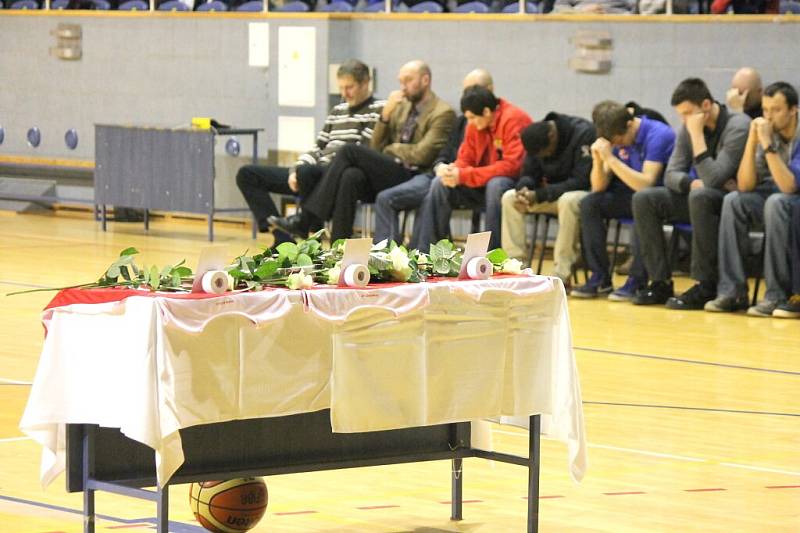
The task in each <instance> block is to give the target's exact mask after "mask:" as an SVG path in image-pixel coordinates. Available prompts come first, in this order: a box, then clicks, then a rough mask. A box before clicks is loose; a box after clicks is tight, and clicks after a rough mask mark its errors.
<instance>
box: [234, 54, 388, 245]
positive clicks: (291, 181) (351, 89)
mask: <svg viewBox="0 0 800 533" xmlns="http://www.w3.org/2000/svg"><path fill="white" fill-rule="evenodd" d="M336 78H337V83H338V85H339V92H340V94H341V95H342V102H341V103H340V104H337V105H335V106H334V107H333V108H332V109H331V110H330V112H329V114H328V117H327V118H326V119H325V125H324V126H323V128H322V130H320V132H319V134H318V135H317V141H316V144H315V145H314V147H313V148H312V149H311V150H309V151H308V152H306V153H304V154H302V155H301V156H300V157H299V158H298V160H297V162H296V163H295V164H294V165H293V166H292V167H290V168H287V167H271V166H264V165H245V166H243V167H242V168H240V169H239V172H238V173H237V174H236V185H238V186H239V189H240V190H241V191H242V194H243V195H244V199H245V200H246V201H247V205H248V206H249V207H250V210H251V211H252V212H253V216H254V217H255V219H256V220H257V221H258V230H259V231H261V232H266V231H269V230H270V224H269V222H268V221H267V219H268V218H269V217H270V216H280V215H281V214H282V213H279V212H278V210H277V208H276V207H275V203H274V202H273V201H272V198H271V197H270V193H277V194H291V195H297V196H299V197H300V198H301V199H302V198H306V197H308V195H309V194H311V191H313V190H314V188H315V187H316V185H317V183H319V181H320V180H321V179H322V175H323V174H324V172H325V169H326V168H327V166H328V164H329V163H330V162H331V160H332V159H333V157H334V156H335V155H336V152H337V150H338V149H339V148H341V147H342V146H344V145H346V144H364V145H366V146H369V143H370V140H371V139H372V132H373V129H374V128H375V122H376V121H377V120H378V119H379V118H380V116H381V111H382V109H383V105H384V103H385V102H384V101H383V100H376V99H375V97H373V96H372V90H371V89H370V74H369V68H368V67H367V65H365V64H364V63H362V62H361V61H358V60H356V59H351V60H349V61H346V62H345V63H342V65H341V66H340V67H339V70H338V71H337V72H336ZM320 227H322V222H321V221H320V220H318V219H314V220H312V228H311V229H312V230H315V229H319V228H320ZM273 233H274V235H275V244H278V243H280V242H283V241H290V240H292V238H291V236H290V235H288V234H286V233H284V232H282V231H280V230H278V229H277V228H276V229H274V231H273Z"/></svg>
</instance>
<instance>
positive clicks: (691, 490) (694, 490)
mask: <svg viewBox="0 0 800 533" xmlns="http://www.w3.org/2000/svg"><path fill="white" fill-rule="evenodd" d="M722 490H728V489H723V488H721V487H718V488H714V489H683V492H718V491H722Z"/></svg>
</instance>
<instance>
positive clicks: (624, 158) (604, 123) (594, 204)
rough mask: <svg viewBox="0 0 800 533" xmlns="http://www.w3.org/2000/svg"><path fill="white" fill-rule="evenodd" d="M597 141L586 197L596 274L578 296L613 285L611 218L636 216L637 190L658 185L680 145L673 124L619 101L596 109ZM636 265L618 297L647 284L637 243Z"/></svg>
mask: <svg viewBox="0 0 800 533" xmlns="http://www.w3.org/2000/svg"><path fill="white" fill-rule="evenodd" d="M592 121H593V122H594V126H595V128H596V130H597V137H598V138H597V140H596V141H595V142H594V143H593V144H592V146H591V153H592V171H591V174H590V176H589V178H590V183H591V190H592V192H591V193H590V194H589V195H588V196H586V197H585V198H584V199H583V200H582V201H581V216H580V218H581V234H582V242H583V251H584V256H585V257H586V263H587V266H588V267H589V269H590V270H591V271H592V275H591V277H590V278H589V280H588V281H587V282H586V284H584V285H582V286H580V287H577V288H575V289H573V291H572V296H575V297H578V298H594V297H596V296H598V295H599V294H608V293H610V292H611V291H612V290H613V287H612V285H611V271H610V268H609V260H608V252H607V251H606V233H607V229H606V224H605V221H606V219H609V218H621V217H626V218H629V217H631V216H632V211H631V198H632V196H633V193H634V192H635V191H639V190H642V189H645V188H647V187H652V186H653V185H656V184H657V182H658V180H659V179H660V177H661V173H662V172H663V169H664V166H665V165H666V164H667V161H668V160H669V156H670V154H671V153H672V148H673V146H674V144H675V132H673V131H672V128H670V127H669V126H668V125H666V124H663V123H661V122H658V121H656V120H653V119H649V118H647V117H645V116H642V117H635V116H633V115H632V114H631V113H630V111H629V110H628V109H626V108H625V106H623V105H622V104H620V103H618V102H613V101H610V100H606V101H604V102H600V103H599V104H597V105H596V106H595V108H594V111H592ZM631 248H632V251H633V256H634V260H633V264H632V266H631V271H630V278H629V280H628V282H627V283H626V284H625V286H623V287H622V288H620V289H619V292H620V294H618V295H615V296H614V297H613V298H614V299H618V300H626V299H629V298H630V294H632V293H634V292H635V291H636V290H637V289H639V288H641V287H642V286H644V284H645V283H646V282H647V273H646V271H645V269H644V266H643V265H642V262H641V258H640V256H639V253H638V243H637V239H636V238H635V236H634V238H633V242H632V246H631Z"/></svg>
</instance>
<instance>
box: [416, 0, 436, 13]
mask: <svg viewBox="0 0 800 533" xmlns="http://www.w3.org/2000/svg"><path fill="white" fill-rule="evenodd" d="M408 11H409V13H441V12H442V11H444V8H442V4H440V3H439V2H433V1H432V0H426V1H425V2H419V3H418V4H414V5H413V6H411V7H409V8H408Z"/></svg>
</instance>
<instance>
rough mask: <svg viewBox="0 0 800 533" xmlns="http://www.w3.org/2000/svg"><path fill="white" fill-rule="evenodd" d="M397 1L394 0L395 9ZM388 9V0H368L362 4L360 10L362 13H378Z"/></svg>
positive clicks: (393, 6)
mask: <svg viewBox="0 0 800 533" xmlns="http://www.w3.org/2000/svg"><path fill="white" fill-rule="evenodd" d="M396 5H397V3H396V2H394V1H393V2H392V9H393V10H394V8H395V6H396ZM385 9H386V2H384V0H367V3H366V4H364V5H363V6H361V7H360V8H359V9H358V11H361V12H362V13H378V12H381V11H383V10H385Z"/></svg>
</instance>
